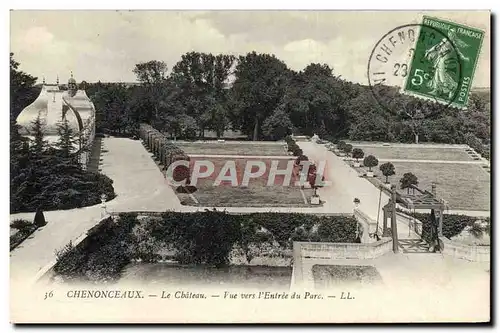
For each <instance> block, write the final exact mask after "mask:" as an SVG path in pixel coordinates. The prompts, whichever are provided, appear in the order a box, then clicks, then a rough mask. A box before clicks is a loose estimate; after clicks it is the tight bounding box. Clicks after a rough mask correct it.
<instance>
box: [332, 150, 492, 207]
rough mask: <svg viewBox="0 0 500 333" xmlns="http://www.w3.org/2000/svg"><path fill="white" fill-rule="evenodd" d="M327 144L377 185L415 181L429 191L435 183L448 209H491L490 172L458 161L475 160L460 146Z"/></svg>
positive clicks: (406, 185)
mask: <svg viewBox="0 0 500 333" xmlns="http://www.w3.org/2000/svg"><path fill="white" fill-rule="evenodd" d="M329 147H330V150H331V151H333V152H334V153H336V154H338V155H339V156H341V157H342V158H344V159H345V160H346V163H349V164H350V165H351V166H352V167H354V168H355V169H356V170H357V171H358V172H359V173H360V175H362V176H366V177H367V180H369V181H370V182H372V183H373V184H374V185H375V186H377V187H378V186H380V185H382V184H388V185H387V186H389V184H390V183H392V184H396V186H397V187H398V189H400V190H407V189H409V188H410V186H411V185H416V186H418V187H419V188H421V189H424V190H427V191H431V189H432V187H433V186H435V188H436V194H437V196H438V197H440V198H442V199H444V200H445V201H446V203H447V204H448V208H449V209H451V210H463V211H467V210H470V211H489V210H490V174H489V172H488V171H487V170H486V169H485V168H484V165H481V164H478V163H460V162H462V161H470V162H474V159H473V158H472V157H470V156H469V154H468V152H467V151H468V150H467V149H465V148H463V147H462V148H453V147H450V148H446V147H444V146H442V147H440V148H432V147H418V146H417V145H409V144H406V145H404V147H398V146H397V145H389V146H383V145H382V144H380V145H377V146H374V145H368V144H357V143H352V144H351V143H347V142H344V141H340V142H338V143H337V144H336V145H333V144H329ZM360 147H363V148H360ZM365 149H366V150H365ZM375 153H376V154H380V156H382V157H380V156H379V155H374V154H375ZM379 158H380V159H383V160H384V161H383V162H381V161H379ZM403 159H409V160H412V161H402V160H403ZM419 160H420V161H421V162H419ZM453 162H457V163H453Z"/></svg>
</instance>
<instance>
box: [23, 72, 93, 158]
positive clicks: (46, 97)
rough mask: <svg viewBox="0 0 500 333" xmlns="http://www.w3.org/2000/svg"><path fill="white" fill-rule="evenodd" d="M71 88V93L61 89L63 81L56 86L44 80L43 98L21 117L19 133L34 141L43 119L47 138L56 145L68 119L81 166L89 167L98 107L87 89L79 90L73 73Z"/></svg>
mask: <svg viewBox="0 0 500 333" xmlns="http://www.w3.org/2000/svg"><path fill="white" fill-rule="evenodd" d="M67 87H68V89H67V90H62V89H60V88H61V87H60V85H59V79H57V83H56V84H46V83H45V79H44V81H43V85H42V90H41V92H40V95H39V96H38V97H37V98H36V100H35V101H34V102H33V103H31V104H30V105H28V106H27V107H26V108H25V109H24V110H23V111H22V112H21V113H20V114H19V116H18V117H17V124H18V125H19V126H20V129H19V133H20V134H21V135H23V136H25V137H28V138H33V123H34V122H35V121H36V119H37V118H38V117H39V118H40V120H41V123H42V129H43V133H44V134H45V139H46V140H47V141H48V143H49V144H54V143H55V142H57V141H58V139H59V134H58V130H57V129H58V125H59V124H60V123H61V121H63V120H64V119H66V120H67V121H68V124H69V126H70V127H71V128H72V130H73V132H74V133H75V134H76V135H77V137H78V140H77V144H76V145H77V146H76V147H75V148H76V150H77V154H78V155H79V159H80V163H82V166H83V167H84V168H86V167H87V164H88V162H89V159H90V148H91V147H92V143H93V141H94V137H95V108H94V104H93V103H92V101H91V100H90V99H89V98H88V96H87V94H86V93H85V90H84V89H85V87H80V89H78V85H77V83H76V80H75V79H74V78H73V74H71V77H70V79H69V80H68V86H67Z"/></svg>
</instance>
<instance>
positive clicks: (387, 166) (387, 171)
mask: <svg viewBox="0 0 500 333" xmlns="http://www.w3.org/2000/svg"><path fill="white" fill-rule="evenodd" d="M380 171H382V174H383V175H384V176H385V182H386V184H387V183H389V176H393V175H395V174H396V169H395V168H394V164H392V163H391V162H387V163H384V164H382V165H381V166H380Z"/></svg>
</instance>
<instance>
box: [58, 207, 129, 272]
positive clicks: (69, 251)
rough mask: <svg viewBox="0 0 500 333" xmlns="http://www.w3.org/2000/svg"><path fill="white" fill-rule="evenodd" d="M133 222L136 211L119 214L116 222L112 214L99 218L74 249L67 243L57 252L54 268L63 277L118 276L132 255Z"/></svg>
mask: <svg viewBox="0 0 500 333" xmlns="http://www.w3.org/2000/svg"><path fill="white" fill-rule="evenodd" d="M136 224H137V214H136V213H121V214H120V216H119V221H118V223H116V222H115V221H114V220H113V218H112V217H109V218H107V219H105V220H103V221H101V222H100V223H99V224H98V225H96V226H95V227H93V228H92V229H90V230H89V231H88V232H87V238H85V239H84V240H83V241H82V242H81V243H80V244H78V246H75V247H74V248H73V247H72V245H71V244H70V245H69V246H67V248H66V249H63V250H62V251H59V252H58V255H57V262H56V264H55V265H54V271H55V272H56V273H57V274H60V275H61V276H63V277H64V278H66V279H73V278H79V279H81V278H85V279H87V280H90V281H109V280H114V279H117V278H119V276H120V273H121V271H122V269H123V268H124V267H125V266H126V265H127V264H128V263H129V262H130V259H131V257H132V254H131V252H130V251H129V244H132V243H133V237H132V229H133V228H134V226H135V225H136Z"/></svg>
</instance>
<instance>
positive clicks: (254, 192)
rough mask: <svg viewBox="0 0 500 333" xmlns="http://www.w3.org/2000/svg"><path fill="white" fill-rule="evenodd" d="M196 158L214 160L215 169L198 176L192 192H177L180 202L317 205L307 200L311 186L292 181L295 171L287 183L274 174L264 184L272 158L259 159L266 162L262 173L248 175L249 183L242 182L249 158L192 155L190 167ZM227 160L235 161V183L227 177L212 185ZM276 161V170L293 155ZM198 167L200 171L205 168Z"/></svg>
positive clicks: (284, 167)
mask: <svg viewBox="0 0 500 333" xmlns="http://www.w3.org/2000/svg"><path fill="white" fill-rule="evenodd" d="M197 160H208V161H211V162H212V163H213V164H214V167H215V168H214V169H215V171H214V172H213V173H212V175H210V176H209V177H206V178H200V179H198V180H197V181H196V185H195V186H196V188H197V190H196V191H195V192H193V193H177V196H178V197H179V199H180V201H181V203H182V204H185V205H195V206H204V207H207V206H208V207H309V206H313V207H317V205H316V206H314V205H311V204H310V198H311V196H312V195H313V190H312V189H303V188H301V187H300V186H296V185H295V181H297V180H298V179H299V177H298V176H297V174H296V173H293V175H292V177H291V180H290V182H289V183H288V184H284V179H285V176H283V175H276V177H275V179H274V182H273V185H271V186H267V182H268V179H269V170H270V168H271V161H272V159H266V158H261V159H259V161H262V162H264V163H265V165H266V171H265V173H264V174H263V175H262V176H260V177H258V178H252V179H250V180H249V183H248V186H242V180H243V173H244V171H245V167H246V165H247V162H248V161H250V159H244V158H235V159H229V158H210V157H197V158H191V159H190V169H191V170H193V165H194V163H195V162H196V161H197ZM228 161H234V162H235V166H236V179H237V185H238V186H232V184H231V182H228V181H223V182H221V183H220V185H218V186H214V182H215V180H216V178H217V177H218V176H219V173H220V172H221V170H222V168H223V166H224V165H225V164H226V162H228ZM276 161H277V162H278V167H277V168H278V170H283V169H286V168H287V164H288V163H289V162H291V161H293V159H292V158H290V159H279V160H276ZM295 170H296V169H295ZM200 171H201V172H203V171H204V170H200ZM254 171H255V169H252V172H254ZM295 172H296V171H295ZM284 185H285V186H284ZM286 185H288V186H286Z"/></svg>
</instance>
